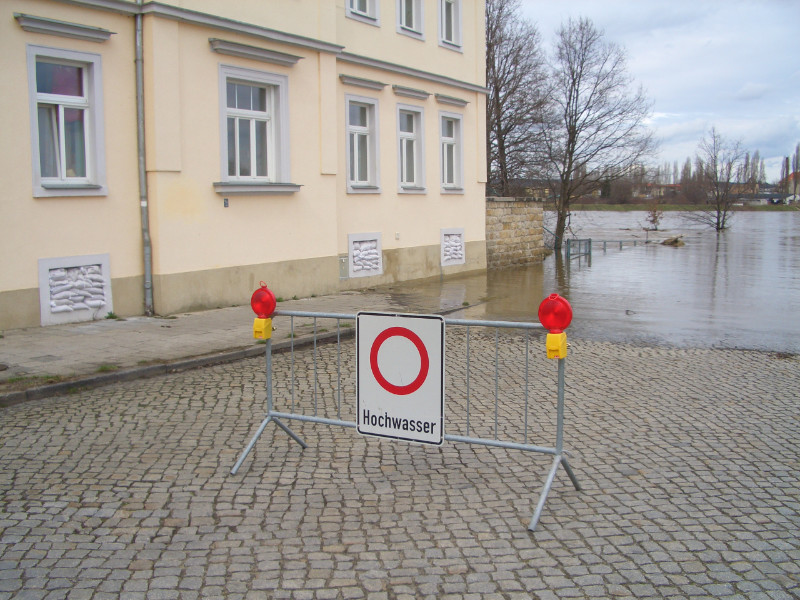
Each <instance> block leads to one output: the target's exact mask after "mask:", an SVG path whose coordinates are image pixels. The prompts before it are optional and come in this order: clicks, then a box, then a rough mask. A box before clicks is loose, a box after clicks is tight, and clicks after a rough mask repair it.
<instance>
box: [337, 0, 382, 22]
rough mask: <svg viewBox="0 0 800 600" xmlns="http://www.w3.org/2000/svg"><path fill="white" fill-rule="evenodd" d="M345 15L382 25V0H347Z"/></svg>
mask: <svg viewBox="0 0 800 600" xmlns="http://www.w3.org/2000/svg"><path fill="white" fill-rule="evenodd" d="M362 7H363V8H362ZM345 15H346V16H347V17H348V18H350V19H355V20H356V21H360V22H362V23H367V24H368V25H375V26H376V27H380V24H381V20H380V0H345Z"/></svg>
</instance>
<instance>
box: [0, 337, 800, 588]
mask: <svg viewBox="0 0 800 600" xmlns="http://www.w3.org/2000/svg"><path fill="white" fill-rule="evenodd" d="M449 336H450V334H449V332H448V344H449V343H450V341H449ZM350 343H351V342H348V344H350ZM571 344H572V345H571V354H570V357H569V359H568V361H567V392H566V396H567V414H566V433H565V446H566V447H567V449H568V450H570V452H571V460H570V462H571V464H572V467H573V468H574V470H575V472H576V475H577V477H578V479H579V480H580V482H581V484H582V486H583V490H582V491H580V492H578V491H575V490H574V488H573V487H572V486H571V484H570V482H569V479H568V478H567V477H566V474H565V473H564V472H563V471H561V472H560V473H559V475H558V477H557V479H556V483H555V485H554V486H553V489H552V491H551V493H550V496H549V498H548V502H547V505H546V506H545V509H544V513H543V515H542V519H541V521H540V523H539V526H538V528H537V530H536V532H535V533H529V532H528V531H527V529H526V527H527V524H528V521H529V520H530V516H531V512H532V508H533V505H534V504H535V502H536V500H537V497H538V492H539V489H540V488H541V485H542V483H543V480H544V477H545V475H546V473H547V470H548V468H549V466H550V463H551V458H550V457H549V456H544V455H537V454H527V453H523V452H519V451H513V450H503V449H490V448H486V447H481V446H469V445H464V444H456V443H446V444H445V445H444V446H443V447H441V448H431V447H423V446H419V445H408V444H402V443H393V442H390V441H385V440H378V439H365V438H363V437H360V436H359V435H358V434H357V433H356V432H355V431H353V430H352V429H344V428H338V427H327V426H322V425H311V424H297V423H293V424H292V425H291V426H292V427H293V428H294V429H295V430H296V431H297V432H298V433H299V434H300V435H302V436H303V437H304V438H305V440H306V441H307V442H308V443H309V447H308V449H306V450H303V451H301V450H300V448H299V446H297V445H296V444H295V443H294V442H292V441H291V440H290V439H289V438H288V437H287V436H286V435H284V434H283V432H281V431H280V430H277V429H276V428H274V427H273V426H270V427H268V428H267V430H266V431H265V433H264V435H263V436H262V438H261V440H260V441H259V443H258V445H257V446H256V449H255V450H254V452H253V453H252V454H251V456H250V457H249V458H248V460H247V461H246V462H245V463H244V465H243V466H242V468H241V470H240V471H239V473H238V474H237V475H235V476H232V475H230V469H231V467H232V466H233V464H234V462H235V461H236V459H237V457H238V455H239V454H240V452H241V450H242V448H243V447H244V446H245V444H246V443H247V441H248V440H249V439H250V437H251V436H252V434H253V432H254V431H255V428H256V426H257V424H258V423H259V422H260V421H261V418H262V415H263V407H264V373H263V371H264V361H263V359H250V360H245V361H241V362H237V363H230V364H226V365H220V366H216V367H210V368H205V369H198V370H195V371H190V372H185V373H181V374H175V375H167V376H164V377H158V378H154V379H148V380H142V381H138V382H131V383H122V384H117V385H114V386H110V387H106V388H101V389H97V390H94V391H87V392H81V393H76V394H73V395H69V396H64V397H56V398H51V399H45V400H37V401H31V402H27V403H24V404H19V405H16V406H12V407H8V408H5V409H2V411H1V412H0V415H1V416H2V419H1V421H0V599H6V598H8V599H10V598H15V599H17V598H18V599H33V598H36V599H39V598H46V599H56V598H69V599H82V598H87V599H88V598H91V599H101V598H123V599H129V600H151V599H152V600H156V599H173V598H174V599H194V598H225V599H228V600H236V599H248V600H250V599H258V598H308V599H315V598H319V599H325V598H329V599H334V598H368V599H370V600H378V599H399V598H409V599H410V598H475V599H477V598H519V599H523V598H541V599H549V598H586V597H593V598H606V597H610V598H633V597H635V598H648V597H654V598H748V599H749V598H773V599H779V598H797V597H799V596H800V483H798V481H800V406H799V405H798V396H799V395H800V377H799V376H798V375H800V361H798V358H797V357H789V358H781V357H778V356H774V355H769V354H766V353H756V352H742V351H722V350H676V349H669V348H649V347H636V346H626V345H611V344H602V343H595V342H587V341H580V340H571ZM520 346H521V343H520V340H519V339H518V338H507V337H503V338H501V341H500V353H499V354H500V357H499V360H498V364H499V365H500V373H501V377H500V383H501V386H500V387H501V388H502V389H501V398H503V403H502V405H501V410H500V411H499V412H500V416H499V419H500V425H499V428H500V433H501V434H502V435H508V436H510V437H515V438H516V437H519V436H520V435H524V430H523V427H522V424H521V423H523V419H522V417H521V413H520V410H521V407H522V406H523V404H522V400H521V396H520V395H519V392H518V391H514V389H515V388H514V382H517V381H519V380H520V373H521V372H522V367H521V363H520V362H519V356H520V354H519V352H520ZM317 352H318V358H319V362H318V370H317V378H318V381H319V382H320V383H319V385H318V386H317V388H318V405H319V407H320V410H322V411H330V410H334V411H335V410H336V407H335V405H333V404H332V402H335V397H336V394H335V393H333V392H332V391H331V388H332V387H334V388H335V387H336V385H335V384H334V383H333V382H334V379H335V373H333V372H332V367H331V365H333V364H334V363H335V361H337V360H338V358H337V357H336V356H335V346H321V347H319V348H318V350H317ZM458 352H459V350H451V351H450V354H449V355H448V364H449V368H450V369H454V370H455V371H456V372H458V370H459V369H458V361H459V356H458ZM543 352H544V350H543V344H542V342H541V340H540V339H538V338H537V339H536V340H533V341H532V343H531V357H532V363H534V364H535V366H534V367H532V374H531V379H532V383H533V385H532V389H531V396H532V398H536V402H535V403H534V405H533V406H531V408H530V410H531V414H530V419H529V421H530V422H529V428H528V433H529V435H530V436H531V438H532V439H531V440H530V441H531V442H532V443H543V444H544V445H551V444H552V440H551V439H549V437H550V435H551V434H552V418H551V417H552V412H553V411H552V407H553V399H554V393H555V377H554V374H555V371H554V364H555V363H554V362H553V361H546V360H545V359H543V358H541V355H542V354H543ZM311 355H312V350H310V349H307V350H303V351H302V352H301V353H298V354H297V356H296V361H295V364H294V369H295V371H294V372H295V377H296V393H297V394H298V398H299V393H300V391H301V389H302V391H304V393H305V394H306V395H305V396H304V398H306V399H305V400H303V401H302V402H300V401H299V400H298V404H302V405H303V406H304V407H308V406H309V405H310V403H311V400H310V399H308V398H312V397H313V394H314V387H315V386H314V385H313V382H311V381H310V380H309V374H311V373H313V369H312V367H311V365H310V357H311ZM352 360H353V357H352V352H351V351H347V352H345V353H344V355H343V362H344V364H345V370H347V369H348V368H349V367H350V366H351V363H352ZM492 360H494V358H493V355H492V353H491V352H489V353H487V354H486V355H484V356H481V355H479V354H478V353H474V354H473V356H472V357H471V361H472V367H473V369H474V370H475V372H487V371H491V369H492V368H493V367H492V362H491V361H492ZM275 369H276V384H277V385H278V386H279V388H280V389H279V390H278V393H277V394H276V395H277V396H280V397H281V398H286V397H287V392H286V390H285V389H284V388H285V387H286V386H287V383H288V380H287V374H288V373H290V372H291V369H292V365H291V362H290V360H289V355H288V354H284V355H280V356H276V357H275ZM457 377H458V376H457V375H453V376H452V379H453V381H452V382H451V381H450V380H448V389H449V393H448V396H449V397H448V414H449V415H451V416H452V425H451V424H450V421H448V427H450V428H451V431H452V430H455V429H458V428H463V427H464V426H465V421H464V419H463V409H464V406H463V403H462V400H463V382H459V381H457ZM492 385H493V382H490V383H487V382H486V381H485V379H482V378H481V377H480V376H478V377H475V378H473V380H472V384H471V394H473V396H474V398H475V404H474V406H473V408H472V415H471V419H472V423H473V425H472V426H473V427H475V428H478V429H480V428H481V427H483V428H484V429H485V430H486V431H488V433H490V434H491V433H492V431H491V430H492V427H493V415H492V416H489V415H487V414H486V413H487V410H492V409H491V407H492V405H491V403H488V404H486V402H485V399H483V400H482V398H483V395H484V393H485V388H487V387H491V386H492ZM323 390H324V391H323ZM352 390H353V381H352V376H350V378H349V379H348V378H345V381H344V382H343V395H344V398H345V400H344V402H343V404H342V412H343V413H344V414H343V417H345V418H352V416H353V414H354V408H353V404H354V397H353V395H352ZM284 407H286V406H285V405H284ZM481 411H482V412H481ZM479 433H485V432H479Z"/></svg>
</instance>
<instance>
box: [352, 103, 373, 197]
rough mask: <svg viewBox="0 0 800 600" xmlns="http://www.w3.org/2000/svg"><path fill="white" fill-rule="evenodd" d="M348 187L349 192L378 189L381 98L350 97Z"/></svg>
mask: <svg viewBox="0 0 800 600" xmlns="http://www.w3.org/2000/svg"><path fill="white" fill-rule="evenodd" d="M345 104H346V106H347V115H346V119H347V188H348V191H349V192H373V193H374V192H376V191H379V189H378V122H377V114H378V110H377V108H378V101H377V100H374V99H371V98H360V97H356V96H348V97H347V98H346V101H345Z"/></svg>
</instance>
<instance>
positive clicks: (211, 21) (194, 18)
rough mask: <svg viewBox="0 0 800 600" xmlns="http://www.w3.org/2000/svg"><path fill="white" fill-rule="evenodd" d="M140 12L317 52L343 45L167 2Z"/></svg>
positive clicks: (334, 49) (340, 49) (336, 50)
mask: <svg viewBox="0 0 800 600" xmlns="http://www.w3.org/2000/svg"><path fill="white" fill-rule="evenodd" d="M73 1H75V0H73ZM83 1H86V0H83ZM141 13H142V14H143V15H155V16H158V17H163V18H165V19H173V20H175V21H180V22H182V23H191V24H192V25H206V26H208V27H214V28H215V29H221V30H224V31H231V32H234V33H238V34H244V35H250V36H253V37H257V38H260V39H264V40H269V41H272V42H280V43H282V44H290V45H293V46H299V47H301V48H307V49H309V50H316V51H318V52H327V53H333V54H338V53H339V52H341V51H342V48H343V46H340V45H338V44H331V43H329V42H323V41H322V40H315V39H313V38H307V37H303V36H301V35H295V34H292V33H286V32H283V31H277V30H275V29H269V28H268V27H262V26H260V25H253V24H252V23H244V22H242V21H235V20H233V19H227V18H225V17H218V16H216V15H210V14H207V13H202V12H198V11H194V10H188V9H186V8H180V7H178V6H172V5H169V4H162V3H160V2H148V3H146V4H145V5H144V6H142V9H141Z"/></svg>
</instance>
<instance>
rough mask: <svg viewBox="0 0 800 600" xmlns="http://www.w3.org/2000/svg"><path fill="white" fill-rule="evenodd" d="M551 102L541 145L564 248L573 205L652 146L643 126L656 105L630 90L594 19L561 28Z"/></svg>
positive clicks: (620, 59) (615, 49)
mask: <svg viewBox="0 0 800 600" xmlns="http://www.w3.org/2000/svg"><path fill="white" fill-rule="evenodd" d="M550 72H551V80H550V83H551V85H550V88H549V90H548V96H549V99H550V104H549V106H548V110H547V112H546V115H545V118H543V119H542V123H541V125H540V139H539V141H540V143H541V145H540V146H539V149H540V150H541V152H542V164H543V166H544V168H545V169H546V172H547V173H548V174H550V176H551V177H552V179H554V180H556V182H557V196H556V199H555V201H556V213H557V216H556V230H555V237H556V241H555V244H556V245H555V248H556V250H558V249H560V248H561V244H562V241H563V236H564V230H565V228H566V224H567V217H568V215H569V208H570V202H571V201H572V200H573V199H574V198H577V197H579V196H580V195H582V194H585V193H589V192H591V191H594V190H596V189H598V188H599V187H600V186H601V185H602V182H604V181H612V180H614V179H617V178H619V177H622V176H624V175H626V174H627V173H628V172H629V171H630V170H631V168H632V167H634V166H635V165H636V164H637V163H639V162H640V161H642V160H643V159H644V158H645V156H647V155H649V154H650V153H651V151H652V150H653V142H652V135H651V133H650V132H649V131H648V130H647V129H646V128H645V125H644V124H645V119H646V118H647V117H648V116H649V114H650V102H649V101H648V99H647V98H646V97H645V94H644V91H643V90H642V89H641V87H640V88H639V89H638V90H633V89H632V87H631V86H632V81H631V77H630V76H629V75H628V73H627V70H626V65H625V54H624V52H623V51H622V49H621V48H620V47H619V46H617V45H615V44H612V43H610V42H606V41H605V40H604V38H603V32H601V31H599V30H598V29H596V28H595V26H594V24H593V23H592V21H590V20H589V19H585V18H582V19H580V20H578V21H573V20H572V19H570V20H569V21H568V22H567V24H566V25H562V27H561V29H560V30H559V32H558V38H557V42H556V49H555V56H554V57H553V59H552V63H551V67H550Z"/></svg>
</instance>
